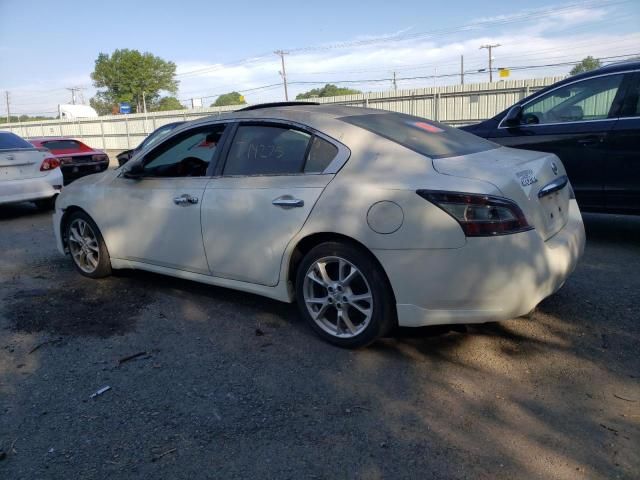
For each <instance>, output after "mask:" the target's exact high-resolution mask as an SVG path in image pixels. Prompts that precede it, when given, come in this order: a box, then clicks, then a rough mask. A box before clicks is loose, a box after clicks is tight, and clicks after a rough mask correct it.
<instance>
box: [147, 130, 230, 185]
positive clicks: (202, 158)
mask: <svg viewBox="0 0 640 480" xmlns="http://www.w3.org/2000/svg"><path fill="white" fill-rule="evenodd" d="M225 128H226V126H225V125H223V124H218V125H210V126H207V127H201V128H197V129H194V130H189V131H187V132H183V133H182V134H181V135H178V136H177V137H176V138H172V139H170V140H169V141H168V142H167V143H166V144H165V145H162V144H161V145H159V146H158V147H156V149H155V150H153V151H151V152H149V153H148V154H147V155H146V156H145V158H144V170H145V176H148V177H149V176H151V177H201V176H204V175H206V173H207V168H208V167H209V164H210V163H211V161H212V160H213V158H214V154H215V152H216V149H217V146H218V143H219V142H220V139H221V138H222V134H223V133H224V130H225Z"/></svg>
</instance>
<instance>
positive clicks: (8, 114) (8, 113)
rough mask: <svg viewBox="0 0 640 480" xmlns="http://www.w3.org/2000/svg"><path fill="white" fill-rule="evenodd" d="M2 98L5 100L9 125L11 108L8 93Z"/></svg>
mask: <svg viewBox="0 0 640 480" xmlns="http://www.w3.org/2000/svg"><path fill="white" fill-rule="evenodd" d="M4 98H5V99H6V100H7V123H11V107H10V106H9V92H8V91H6V92H4Z"/></svg>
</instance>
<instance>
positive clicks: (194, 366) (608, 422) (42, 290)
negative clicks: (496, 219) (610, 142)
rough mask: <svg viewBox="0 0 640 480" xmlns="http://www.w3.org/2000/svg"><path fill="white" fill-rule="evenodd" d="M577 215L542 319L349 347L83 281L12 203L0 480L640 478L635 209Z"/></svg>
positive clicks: (2, 225) (133, 289) (236, 296)
mask: <svg viewBox="0 0 640 480" xmlns="http://www.w3.org/2000/svg"><path fill="white" fill-rule="evenodd" d="M585 221H586V226H587V233H588V244H587V251H586V255H585V257H584V259H583V261H582V262H581V264H580V265H579V267H578V270H577V271H576V272H575V274H574V275H573V276H572V277H571V278H570V279H569V281H568V282H567V284H566V285H565V286H564V288H563V289H562V290H561V291H560V292H559V293H558V294H556V295H555V296H553V297H551V298H549V299H547V300H546V301H544V302H543V303H542V304H541V305H540V306H539V308H538V309H537V311H536V312H535V313H534V314H533V315H532V316H531V318H527V319H522V318H521V319H515V320H511V321H507V322H503V323H500V324H487V325H481V326H473V327H468V328H464V327H462V328H455V329H448V328H425V329H420V330H408V331H399V332H397V334H396V335H395V336H394V337H393V338H389V339H385V340H383V341H380V342H378V343H377V344H375V345H374V346H372V347H371V348H369V349H366V350H361V351H355V352H353V351H344V350H339V349H336V348H334V347H332V346H330V345H327V344H325V343H323V342H321V341H320V340H318V339H317V338H316V337H315V336H314V335H313V334H312V333H311V332H310V330H309V329H308V328H307V327H306V326H305V325H304V324H303V323H302V321H301V320H300V319H299V318H298V316H297V314H296V311H295V309H294V307H293V306H290V305H286V304H281V303H277V302H274V301H270V300H266V299H263V298H260V297H256V296H252V295H247V294H243V293H237V292H233V291H229V290H224V289H220V288H213V287H208V286H203V285H199V284H195V283H191V282H187V281H178V280H173V279H168V278H164V277H160V276H156V275H151V274H145V273H140V272H122V273H119V274H118V275H117V276H114V277H111V278H108V279H106V280H102V281H87V280H85V279H83V278H81V277H80V276H79V275H78V274H76V273H75V272H74V271H73V270H72V267H71V265H70V262H69V259H68V258H65V257H62V256H61V255H59V254H58V253H57V251H56V250H55V245H54V239H53V235H52V231H51V226H50V216H49V215H47V214H43V213H39V212H37V211H36V210H35V209H34V208H33V207H31V206H29V205H22V206H16V207H11V208H6V207H5V208H3V209H1V210H0V252H1V253H0V449H2V452H1V453H0V458H2V460H0V478H6V479H14V480H17V479H35V478H38V479H42V478H83V479H93V478H96V479H97V478H118V479H121V478H177V479H180V478H189V479H195V478H224V479H230V478H292V479H293V478H295V479H299V478H345V479H353V478H363V479H365V478H366V479H376V478H471V479H478V478H487V479H493V478H545V479H546V478H561V479H570V478H578V479H593V478H628V479H631V478H638V476H639V475H640V448H639V445H640V380H639V376H640V322H639V317H640V276H639V274H638V272H640V218H632V217H627V218H625V217H617V216H595V215H589V216H586V217H585ZM140 352H144V353H142V354H141V355H139V356H137V357H135V358H133V359H131V360H128V361H125V362H123V363H119V360H120V359H123V358H125V357H128V356H131V355H134V354H137V353H140ZM106 385H108V386H110V387H111V389H110V390H109V391H106V392H105V393H103V394H102V395H99V396H97V397H95V398H93V399H91V398H89V397H90V395H91V394H92V393H93V392H95V391H96V390H98V389H99V388H100V387H103V386H106Z"/></svg>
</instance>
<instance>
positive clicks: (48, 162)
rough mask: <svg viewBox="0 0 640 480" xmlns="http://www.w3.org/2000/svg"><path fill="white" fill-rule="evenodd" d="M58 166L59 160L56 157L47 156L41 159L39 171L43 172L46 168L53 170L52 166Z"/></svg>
mask: <svg viewBox="0 0 640 480" xmlns="http://www.w3.org/2000/svg"><path fill="white" fill-rule="evenodd" d="M59 166H60V161H59V160H58V159H57V158H53V157H47V158H45V159H44V160H43V161H42V165H40V171H41V172H45V171H47V170H53V169H54V168H58V167H59Z"/></svg>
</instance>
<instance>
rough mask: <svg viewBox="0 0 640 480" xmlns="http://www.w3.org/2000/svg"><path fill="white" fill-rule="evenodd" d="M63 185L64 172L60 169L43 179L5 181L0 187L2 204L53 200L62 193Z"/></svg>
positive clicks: (0, 202) (52, 171)
mask: <svg viewBox="0 0 640 480" xmlns="http://www.w3.org/2000/svg"><path fill="white" fill-rule="evenodd" d="M62 183H63V179H62V172H60V169H59V168H56V169H54V170H51V171H50V172H49V173H47V174H46V175H43V176H42V177H35V178H25V179H20V180H6V181H3V182H2V184H1V185H0V204H3V203H17V202H29V201H33V200H44V199H47V198H51V197H53V196H55V195H57V194H58V193H60V189H61V188H62Z"/></svg>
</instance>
